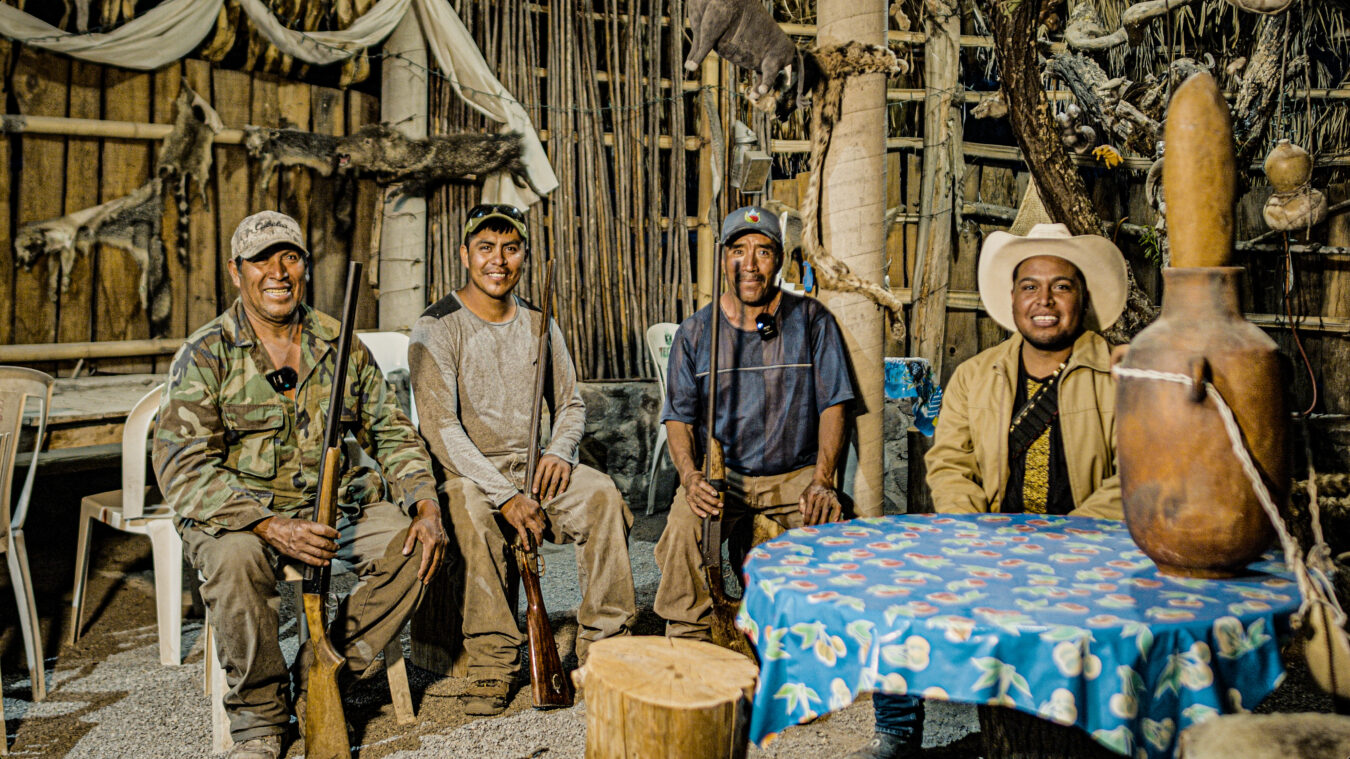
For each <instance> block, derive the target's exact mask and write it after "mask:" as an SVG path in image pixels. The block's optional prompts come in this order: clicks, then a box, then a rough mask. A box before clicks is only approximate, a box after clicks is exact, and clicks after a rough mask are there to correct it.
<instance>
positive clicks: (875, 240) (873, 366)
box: [816, 0, 887, 516]
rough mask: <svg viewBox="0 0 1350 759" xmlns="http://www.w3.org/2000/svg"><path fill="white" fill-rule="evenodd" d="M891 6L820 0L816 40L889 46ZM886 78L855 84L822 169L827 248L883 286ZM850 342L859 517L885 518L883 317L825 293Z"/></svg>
mask: <svg viewBox="0 0 1350 759" xmlns="http://www.w3.org/2000/svg"><path fill="white" fill-rule="evenodd" d="M886 5H887V4H886V2H885V0H820V3H819V4H818V5H817V23H818V27H817V32H816V39H817V41H818V42H819V43H820V44H821V45H837V44H840V43H844V42H848V41H851V40H857V41H860V42H865V43H869V44H875V45H884V44H886ZM885 156H886V76H885V75H884V74H865V75H861V76H854V77H851V78H850V79H849V80H848V84H847V85H846V86H845V89H844V100H843V105H842V109H841V111H840V114H839V121H838V122H837V123H836V124H835V126H834V133H833V137H832V142H831V146H830V152H829V154H828V155H827V156H826V160H825V165H824V166H823V167H821V169H820V171H821V172H822V174H821V177H820V186H821V210H822V213H821V217H822V225H821V238H822V240H823V242H824V243H825V249H826V250H828V251H830V252H831V253H832V254H833V255H834V256H835V257H836V258H838V259H839V260H840V261H842V262H844V263H846V264H847V265H848V267H849V268H850V269H851V270H852V271H853V272H854V273H856V274H857V275H858V276H860V277H863V278H866V279H870V280H872V281H874V282H876V283H878V284H880V283H881V282H882V266H883V263H882V261H883V258H882V255H883V250H884V246H885V242H886V237H885V236H886V230H885V229H884V228H883V226H884V225H883V223H882V221H883V218H884V216H885V213H886V207H885V206H886V183H885ZM821 300H822V301H823V302H824V303H825V304H826V305H827V306H828V307H829V309H830V311H831V312H832V313H833V314H834V316H835V318H836V319H837V320H838V321H839V327H840V329H841V330H842V331H843V333H844V340H845V342H847V344H848V349H849V355H850V357H851V359H852V361H853V369H854V374H855V376H856V377H857V379H858V385H859V388H858V390H859V395H860V396H861V400H862V403H863V405H864V406H865V407H866V409H867V413H866V414H863V415H862V416H860V417H858V418H857V420H856V424H857V442H858V465H857V470H856V473H855V475H854V480H853V500H854V503H855V505H856V509H857V513H858V515H859V516H877V515H880V514H881V507H882V503H883V497H882V491H883V487H884V483H883V480H882V474H883V467H882V437H881V417H882V409H883V406H884V403H885V400H884V398H883V396H882V387H883V371H882V363H883V362H882V352H883V350H884V348H885V346H884V334H883V332H884V330H885V327H884V319H883V315H882V311H881V309H880V308H878V307H877V305H876V304H874V303H873V302H872V301H870V300H868V299H867V298H864V297H863V296H861V295H859V294H857V293H842V292H832V291H822V292H821Z"/></svg>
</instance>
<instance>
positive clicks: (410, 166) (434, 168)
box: [334, 124, 538, 195]
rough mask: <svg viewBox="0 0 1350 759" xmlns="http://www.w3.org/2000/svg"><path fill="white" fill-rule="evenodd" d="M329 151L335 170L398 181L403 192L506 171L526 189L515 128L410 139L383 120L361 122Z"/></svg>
mask: <svg viewBox="0 0 1350 759" xmlns="http://www.w3.org/2000/svg"><path fill="white" fill-rule="evenodd" d="M334 150H335V153H336V156H337V167H338V171H339V172H342V173H350V174H358V175H366V176H373V177H374V178H375V179H376V180H377V181H379V182H381V183H390V184H399V185H401V188H400V189H401V191H402V192H403V193H404V194H407V195H425V194H427V193H428V192H430V191H431V190H432V189H434V188H436V187H437V186H439V185H442V184H444V183H446V182H449V181H451V180H455V179H464V178H466V177H469V176H475V177H478V178H480V179H481V178H483V177H485V176H487V175H488V174H495V173H497V172H500V171H505V172H508V173H509V174H510V175H511V178H512V179H513V180H514V181H515V183H516V186H518V187H530V182H529V178H528V177H527V176H526V173H525V164H524V163H522V162H521V160H520V157H521V154H522V152H523V150H524V147H523V143H522V141H521V138H520V135H519V134H518V133H516V132H509V133H507V134H481V133H473V132H465V133H462V134H438V135H432V136H430V137H424V138H422V139H412V138H410V137H407V136H406V135H404V134H403V133H402V132H400V131H398V130H397V129H394V128H393V127H392V126H390V125H388V124H367V125H366V126H363V127H361V129H360V130H359V131H357V132H356V133H354V134H351V135H348V136H346V137H343V138H341V139H340V140H338V144H337V146H336V148H335V149H334ZM531 189H534V188H532V187H531ZM535 192H536V193H538V191H537V190H536V191H535Z"/></svg>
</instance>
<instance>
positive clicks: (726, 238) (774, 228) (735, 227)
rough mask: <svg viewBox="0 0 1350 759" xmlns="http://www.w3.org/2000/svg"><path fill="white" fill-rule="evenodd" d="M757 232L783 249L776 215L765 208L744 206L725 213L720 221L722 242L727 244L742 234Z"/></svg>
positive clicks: (781, 235)
mask: <svg viewBox="0 0 1350 759" xmlns="http://www.w3.org/2000/svg"><path fill="white" fill-rule="evenodd" d="M750 232H758V233H760V234H762V235H764V236H765V237H768V238H769V239H770V240H773V242H774V244H775V245H777V246H778V249H779V250H782V249H783V230H782V228H781V227H779V226H778V215H777V214H775V213H774V212H773V211H770V210H769V209H767V208H760V207H759V206H746V207H745V208H737V209H736V210H735V211H732V212H731V213H729V214H727V218H726V219H725V220H723V222H722V244H723V245H728V244H730V243H731V241H732V240H734V239H736V238H737V237H740V236H741V235H743V234H748V233H750Z"/></svg>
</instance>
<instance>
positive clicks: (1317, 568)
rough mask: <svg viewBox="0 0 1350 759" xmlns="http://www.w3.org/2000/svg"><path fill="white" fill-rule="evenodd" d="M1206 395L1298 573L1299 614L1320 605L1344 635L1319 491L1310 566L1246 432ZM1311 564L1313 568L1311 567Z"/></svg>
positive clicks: (1122, 374) (1127, 374)
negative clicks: (1321, 522)
mask: <svg viewBox="0 0 1350 759" xmlns="http://www.w3.org/2000/svg"><path fill="white" fill-rule="evenodd" d="M1111 374H1112V375H1114V376H1115V377H1116V378H1117V379H1121V380H1124V379H1146V380H1155V381H1159V382H1173V383H1176V384H1178V385H1185V386H1186V387H1193V386H1194V385H1195V382H1194V380H1192V379H1191V378H1190V377H1188V376H1186V375H1184V374H1177V373H1175V372H1160V371H1155V370H1152V369H1127V368H1125V367H1122V366H1115V367H1112V369H1111ZM1203 384H1204V388H1205V395H1207V396H1208V397H1209V398H1210V400H1212V401H1214V408H1215V410H1216V411H1218V412H1219V419H1220V420H1222V422H1223V428H1224V431H1225V432H1227V433H1228V440H1229V442H1230V443H1231V444H1232V449H1233V455H1235V456H1237V459H1238V462H1239V463H1240V464H1241V465H1242V473H1243V474H1244V475H1245V476H1246V477H1247V481H1248V482H1249V483H1251V486H1252V492H1254V493H1255V494H1256V500H1257V501H1259V502H1260V503H1261V508H1262V509H1264V510H1265V512H1266V516H1267V517H1269V518H1270V524H1271V525H1272V526H1273V527H1274V528H1275V533H1276V535H1278V536H1279V539H1280V547H1281V548H1282V549H1283V550H1284V558H1285V561H1286V562H1287V563H1288V564H1289V566H1290V567H1291V568H1292V569H1293V570H1294V578H1295V579H1296V580H1297V581H1298V589H1299V594H1300V595H1302V596H1303V601H1302V603H1301V604H1300V605H1299V610H1298V613H1299V615H1300V616H1301V617H1304V618H1306V617H1307V615H1308V613H1309V612H1310V611H1311V607H1312V606H1313V605H1314V604H1320V605H1322V606H1324V607H1326V608H1327V609H1329V610H1330V611H1331V616H1332V620H1333V622H1334V623H1335V626H1336V627H1337V628H1338V629H1340V630H1341V634H1342V635H1344V626H1345V619H1346V617H1345V611H1344V610H1343V609H1342V608H1341V604H1340V601H1339V600H1338V599H1337V598H1336V592H1335V590H1334V589H1333V585H1332V582H1331V579H1330V577H1329V576H1328V572H1327V568H1328V567H1330V566H1331V565H1330V563H1329V562H1330V549H1329V548H1328V547H1327V546H1326V544H1325V543H1323V542H1322V534H1321V529H1320V525H1318V521H1319V520H1318V512H1317V506H1316V503H1317V491H1316V488H1315V486H1314V487H1313V488H1311V489H1310V495H1311V496H1312V499H1313V501H1312V506H1311V511H1312V515H1313V524H1314V525H1315V527H1314V531H1315V539H1314V540H1315V545H1314V546H1313V547H1312V549H1311V550H1310V551H1309V552H1308V559H1309V561H1308V562H1305V561H1304V559H1303V554H1302V552H1301V551H1300V550H1299V547H1298V544H1297V543H1296V542H1295V541H1294V538H1293V537H1292V536H1291V535H1290V534H1289V530H1288V528H1287V527H1286V526H1285V524H1284V519H1282V518H1281V517H1280V512H1279V509H1278V508H1276V506H1275V501H1274V499H1272V498H1271V497H1270V490H1269V489H1268V488H1266V484H1265V482H1263V481H1262V480H1261V473H1260V472H1259V471H1258V470H1257V468H1256V463H1255V462H1254V461H1252V457H1251V453H1250V452H1249V451H1248V450H1247V446H1246V444H1245V443H1243V442H1242V429H1241V428H1240V427H1239V426H1238V423H1237V419H1236V418H1235V417H1234V416H1233V410H1232V409H1231V408H1229V407H1228V404H1227V403H1226V402H1225V401H1224V399H1223V395H1222V394H1220V393H1219V390H1218V388H1216V387H1214V383H1212V382H1208V381H1205V382H1203ZM1310 564H1311V566H1310Z"/></svg>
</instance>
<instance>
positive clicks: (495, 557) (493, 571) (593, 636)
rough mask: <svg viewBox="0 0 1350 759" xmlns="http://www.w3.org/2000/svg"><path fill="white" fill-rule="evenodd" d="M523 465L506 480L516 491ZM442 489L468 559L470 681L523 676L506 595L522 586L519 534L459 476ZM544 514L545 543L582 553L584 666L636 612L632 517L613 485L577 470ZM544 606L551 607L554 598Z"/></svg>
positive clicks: (580, 648)
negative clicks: (593, 647) (597, 645)
mask: <svg viewBox="0 0 1350 759" xmlns="http://www.w3.org/2000/svg"><path fill="white" fill-rule="evenodd" d="M494 463H498V465H499V467H501V466H502V463H500V462H494ZM524 463H525V457H524V456H514V455H513V456H512V457H511V459H510V461H509V462H506V466H505V467H504V468H505V470H506V471H504V472H503V473H504V474H506V475H507V477H508V478H509V479H511V480H512V481H514V482H515V483H516V486H517V487H523V485H524V474H525V473H524ZM441 487H442V490H443V492H445V494H446V495H447V497H448V504H447V507H448V511H449V512H450V521H451V523H452V524H453V525H454V536H455V541H456V543H457V544H458V545H459V552H460V555H461V556H462V557H463V558H464V595H463V598H462V600H461V602H460V613H461V618H462V620H463V623H462V624H463V634H464V655H465V659H466V661H467V664H468V669H469V677H470V678H471V679H475V680H480V679H503V680H510V679H511V678H513V677H514V676H515V673H516V672H517V671H518V670H519V669H520V645H521V644H522V643H524V642H525V636H524V635H523V634H522V633H521V631H520V627H519V623H518V622H517V621H516V609H515V608H514V606H513V605H512V604H511V603H510V602H509V601H508V600H507V592H506V591H507V588H508V587H509V586H510V587H513V586H514V584H515V583H518V582H519V575H518V573H517V571H516V563H515V555H514V553H513V551H512V549H511V545H512V542H513V541H514V540H515V529H514V528H512V527H511V526H510V525H509V524H507V522H506V520H505V519H502V518H501V516H500V513H501V512H500V511H499V510H498V509H497V507H496V506H495V505H494V504H493V503H492V502H491V501H490V500H488V498H487V496H486V495H484V494H483V491H482V490H481V489H479V487H478V485H476V484H475V483H474V482H473V481H472V480H470V479H468V478H466V477H457V478H454V479H451V480H448V481H446V483H445V484H444V485H442V486H441ZM543 508H544V511H545V512H546V513H547V514H548V521H549V529H548V530H547V531H545V533H544V539H545V540H547V541H549V542H550V543H575V544H576V546H577V576H578V579H579V580H580V582H581V590H582V596H581V606H580V608H578V609H577V644H576V645H577V649H576V650H577V657H578V659H579V660H582V661H584V660H585V657H586V653H587V651H588V649H589V647H590V644H592V643H594V642H595V641H597V640H600V639H602V638H608V637H610V636H613V635H624V634H627V633H628V631H629V628H630V626H631V625H632V623H633V617H634V615H635V614H636V613H637V598H636V594H635V593H634V591H633V568H632V564H630V563H629V560H628V530H629V528H631V527H632V526H633V515H632V514H631V513H630V512H629V511H628V506H627V504H625V503H624V501H623V496H622V495H621V494H620V493H619V489H618V488H616V487H614V481H613V480H611V479H610V478H609V476H608V475H606V474H604V473H603V472H600V471H598V470H595V469H592V468H591V467H588V466H585V465H583V464H578V465H577V466H575V467H573V468H572V479H571V481H570V482H569V484H568V486H567V491H566V492H564V493H563V494H562V495H559V496H556V497H554V498H553V500H551V501H548V502H547V503H544V504H543ZM512 595H513V596H514V593H513V594H512ZM544 600H545V603H546V604H547V601H548V599H544Z"/></svg>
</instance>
